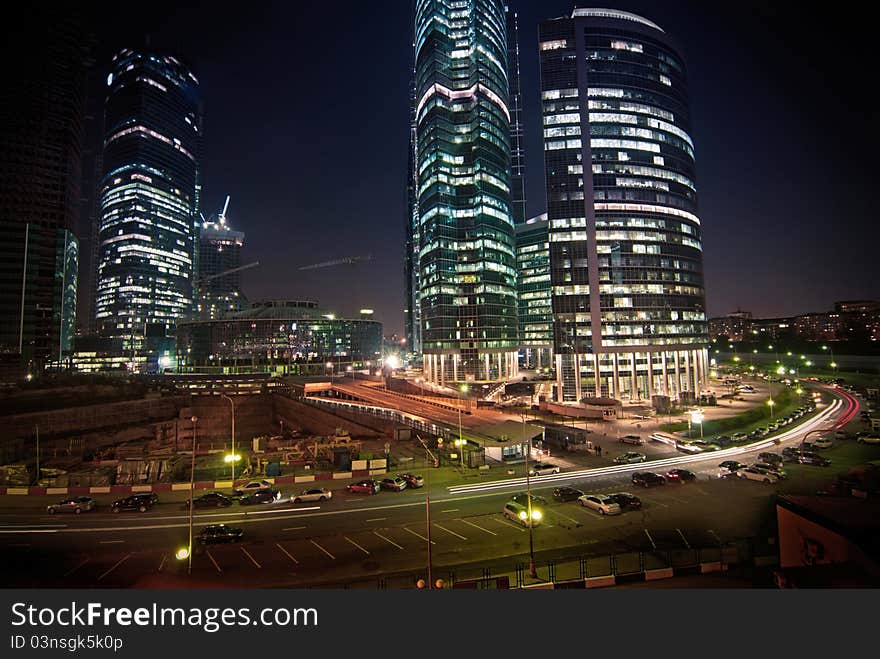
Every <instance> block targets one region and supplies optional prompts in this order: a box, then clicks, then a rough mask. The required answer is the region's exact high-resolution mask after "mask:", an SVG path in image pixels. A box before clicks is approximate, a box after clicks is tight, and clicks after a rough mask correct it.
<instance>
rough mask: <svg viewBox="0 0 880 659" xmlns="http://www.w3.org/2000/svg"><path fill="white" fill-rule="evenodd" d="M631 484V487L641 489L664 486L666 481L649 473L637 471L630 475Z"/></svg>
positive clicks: (658, 475) (657, 475)
mask: <svg viewBox="0 0 880 659" xmlns="http://www.w3.org/2000/svg"><path fill="white" fill-rule="evenodd" d="M632 482H633V485H641V486H642V487H654V486H655V485H666V479H665V478H663V476H661V475H660V474H655V473H653V472H650V471H637V472H636V473H634V474H633V475H632Z"/></svg>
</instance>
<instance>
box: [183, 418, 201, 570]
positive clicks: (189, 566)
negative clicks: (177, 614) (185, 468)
mask: <svg viewBox="0 0 880 659" xmlns="http://www.w3.org/2000/svg"><path fill="white" fill-rule="evenodd" d="M190 420H191V421H192V424H193V438H192V464H191V466H190V471H189V553H188V555H187V566H186V573H187V574H192V566H193V508H195V502H194V501H193V499H194V498H195V490H196V421H198V420H199V418H198V417H196V416H194V417H192V419H190Z"/></svg>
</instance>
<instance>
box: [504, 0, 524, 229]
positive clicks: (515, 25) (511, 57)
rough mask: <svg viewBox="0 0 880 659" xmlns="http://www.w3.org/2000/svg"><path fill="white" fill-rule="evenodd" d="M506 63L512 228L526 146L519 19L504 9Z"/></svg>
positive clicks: (520, 209)
mask: <svg viewBox="0 0 880 659" xmlns="http://www.w3.org/2000/svg"><path fill="white" fill-rule="evenodd" d="M507 61H508V76H509V79H510V84H509V88H510V91H509V96H510V106H509V109H510V209H511V214H512V215H513V221H514V223H515V224H520V223H521V222H525V221H526V219H527V218H528V215H527V211H526V146H525V131H524V128H523V106H522V87H521V85H520V75H519V16H518V15H517V13H516V12H515V11H511V10H510V8H509V7H508V9H507Z"/></svg>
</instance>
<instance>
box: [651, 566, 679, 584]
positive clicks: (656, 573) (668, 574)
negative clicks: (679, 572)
mask: <svg viewBox="0 0 880 659" xmlns="http://www.w3.org/2000/svg"><path fill="white" fill-rule="evenodd" d="M672 576H673V571H672V568H671V567H664V568H660V569H659V570H645V581H654V580H655V579H671V578H672Z"/></svg>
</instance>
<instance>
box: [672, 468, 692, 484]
mask: <svg viewBox="0 0 880 659" xmlns="http://www.w3.org/2000/svg"><path fill="white" fill-rule="evenodd" d="M666 479H667V480H670V481H673V482H676V483H687V482H689V481H695V480H697V475H696V474H695V473H694V472H692V471H689V470H687V469H670V470H669V471H667V472H666Z"/></svg>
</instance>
